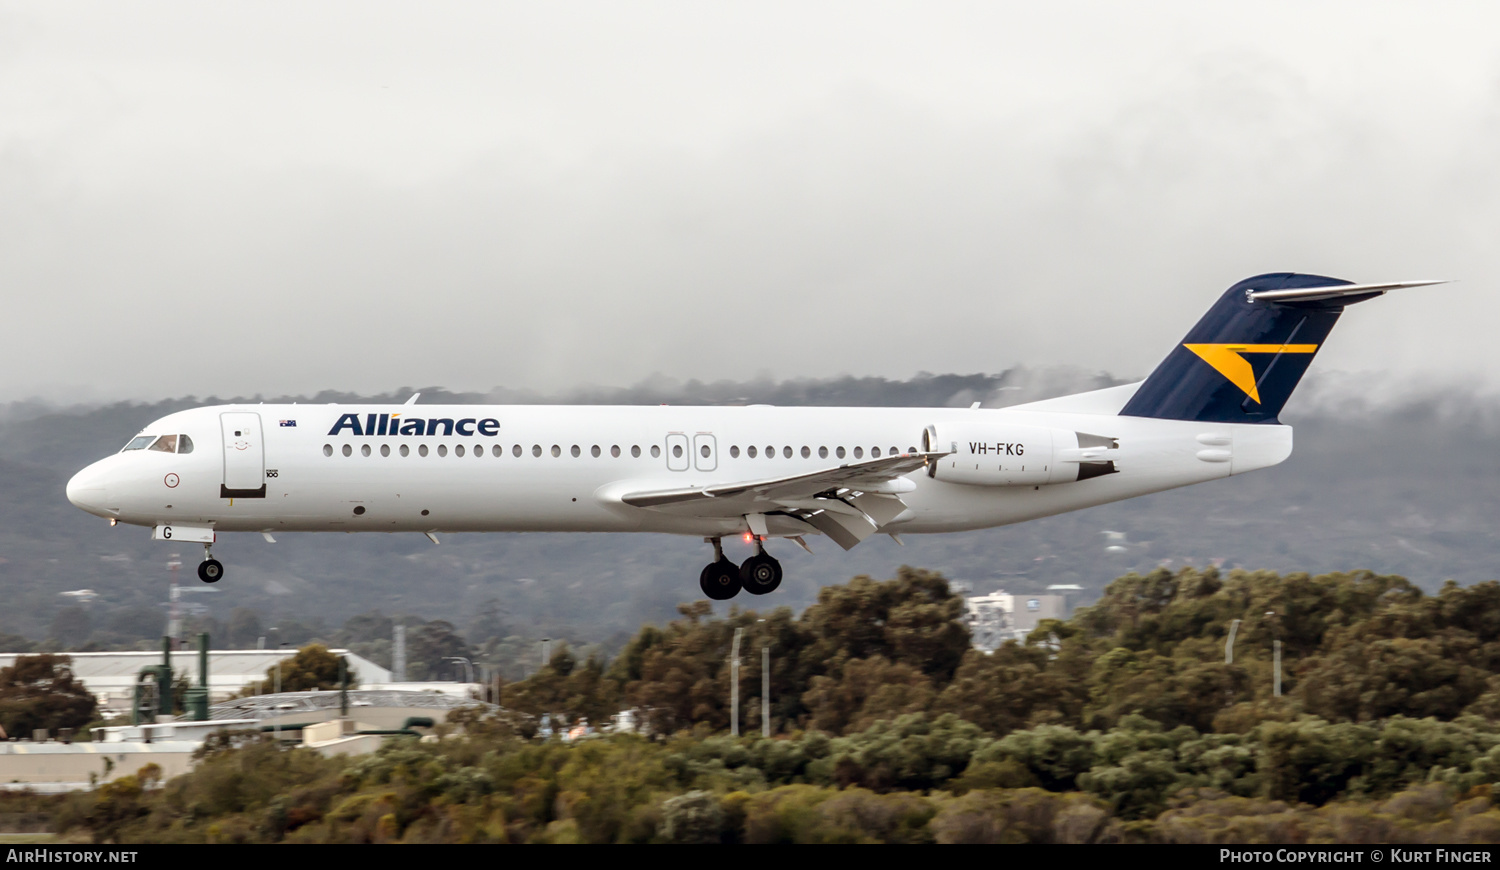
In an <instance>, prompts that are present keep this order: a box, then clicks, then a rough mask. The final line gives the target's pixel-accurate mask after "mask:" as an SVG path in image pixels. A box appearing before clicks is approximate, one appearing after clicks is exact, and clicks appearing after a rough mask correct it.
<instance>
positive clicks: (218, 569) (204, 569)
mask: <svg viewBox="0 0 1500 870" xmlns="http://www.w3.org/2000/svg"><path fill="white" fill-rule="evenodd" d="M223 576H224V563H223V562H220V561H219V560H218V559H204V560H203V561H202V562H200V563H199V564H198V579H199V580H202V581H203V582H204V583H217V582H219V578H221V577H223Z"/></svg>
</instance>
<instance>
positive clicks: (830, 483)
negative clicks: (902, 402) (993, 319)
mask: <svg viewBox="0 0 1500 870" xmlns="http://www.w3.org/2000/svg"><path fill="white" fill-rule="evenodd" d="M1439 283H1443V282H1441V281H1406V282H1397V283H1385V284H1354V283H1351V282H1349V281H1345V280H1342V279H1337V278H1327V277H1322V276H1318V275H1307V274H1298V273H1289V272H1279V273H1271V274H1266V275H1258V276H1256V277H1253V278H1248V279H1246V280H1244V281H1240V282H1239V283H1237V284H1235V285H1233V286H1232V287H1230V288H1229V289H1228V290H1227V291H1225V292H1224V294H1223V295H1222V296H1221V297H1220V298H1219V300H1218V301H1217V302H1216V303H1215V304H1214V305H1213V306H1212V307H1211V308H1210V309H1209V310H1208V312H1207V313H1206V314H1205V315H1204V316H1203V317H1202V319H1201V320H1199V321H1198V323H1197V325H1195V326H1194V327H1193V328H1192V330H1191V331H1189V333H1188V334H1187V336H1186V337H1185V338H1184V339H1183V340H1182V341H1181V342H1180V343H1179V344H1177V345H1176V346H1174V347H1173V348H1172V349H1171V351H1170V352H1169V353H1168V354H1167V356H1166V358H1165V359H1164V360H1163V361H1162V362H1161V363H1160V365H1158V366H1157V367H1156V369H1155V370H1154V371H1152V373H1151V374H1150V375H1149V376H1148V377H1147V378H1146V379H1145V380H1144V381H1141V382H1138V383H1133V384H1126V385H1122V386H1116V387H1109V388H1106V389H1102V390H1094V391H1090V392H1086V393H1079V394H1076V395H1071V396H1064V397H1060V398H1053V399H1046V400H1042V401H1036V402H1030V403H1026V404H1020V405H1014V406H1011V407H1007V408H999V409H983V408H980V407H978V403H975V405H974V406H973V407H970V408H810V407H794V408H783V407H772V406H768V405H749V406H737V407H677V406H659V407H633V406H619V407H607V406H574V407H565V406H563V407H559V406H492V405H446V406H426V405H418V404H416V401H417V398H418V396H412V397H411V399H409V400H408V401H407V402H406V403H405V404H402V405H375V404H367V403H353V404H329V405H305V404H290V405H265V404H233V405H218V406H212V407H204V408H197V409H193V410H187V411H180V412H177V413H174V414H169V415H167V416H165V417H162V418H161V419H159V420H156V421H155V422H153V423H151V424H150V425H149V426H147V427H146V428H144V429H142V430H141V432H140V434H138V435H136V436H135V437H134V438H132V439H131V440H130V441H129V443H127V444H126V445H125V446H124V447H123V448H122V449H121V450H120V451H119V452H118V453H115V454H114V455H112V456H108V457H105V458H104V459H101V460H99V461H98V462H95V463H93V464H91V465H89V466H88V467H86V468H84V469H83V470H81V471H79V472H78V473H77V474H76V475H75V476H74V477H73V478H72V479H71V480H70V481H69V482H68V485H67V497H68V500H69V501H71V502H72V503H73V504H74V505H77V506H78V507H80V508H82V509H83V510H85V511H88V512H89V513H91V514H96V515H98V516H100V517H104V518H106V519H108V520H109V522H110V524H111V525H116V524H118V523H126V524H130V525H139V526H148V527H150V528H151V529H152V537H153V538H154V539H156V540H167V541H174V542H177V543H201V544H203V562H202V563H201V564H200V565H199V567H198V576H199V578H200V579H201V580H203V581H204V582H206V583H214V582H217V581H218V580H219V579H220V578H221V577H222V576H223V574H224V566H223V565H222V564H221V563H220V562H219V561H218V560H217V559H214V558H213V550H212V547H213V544H214V542H215V540H216V539H217V536H218V534H219V533H220V532H260V533H261V534H262V535H264V536H265V538H266V539H267V540H268V541H274V537H273V534H275V533H279V532H414V533H420V534H424V535H426V536H427V537H428V538H429V539H431V540H432V541H433V542H434V543H437V542H438V538H437V535H438V534H439V533H443V532H523V531H527V532H540V531H552V532H656V533H671V534H678V535H691V536H694V537H701V538H702V539H703V540H704V542H705V543H709V544H712V546H713V561H712V562H710V563H709V564H708V565H707V566H705V567H704V568H703V570H702V572H701V573H700V575H699V588H700V589H701V590H702V592H703V594H704V595H705V596H707V597H708V598H710V599H713V600H718V601H723V600H727V599H729V598H733V597H734V596H735V595H736V594H738V593H739V592H740V591H741V590H744V591H745V592H748V593H750V594H754V595H764V594H767V593H770V592H772V591H774V590H775V589H776V588H777V587H778V586H779V585H780V584H781V579H782V574H783V571H782V567H781V563H780V562H779V561H778V560H777V559H776V558H775V557H773V556H772V555H771V554H770V553H769V552H768V550H767V544H768V542H770V541H773V540H783V539H784V540H790V541H791V542H793V543H796V544H798V545H800V546H801V547H802V548H803V549H806V550H808V552H811V547H810V545H809V544H808V542H807V539H808V538H811V537H816V536H822V537H825V538H828V539H830V540H831V541H833V542H834V543H835V544H837V545H838V546H840V547H842V548H844V549H845V550H848V549H851V548H853V547H854V546H856V545H858V544H859V543H860V542H861V541H864V540H867V539H868V538H870V537H871V536H873V535H876V534H886V535H889V536H891V537H892V538H894V539H895V540H897V541H898V542H899V541H900V540H901V538H900V536H901V535H903V534H929V533H941V532H958V531H965V530H971V529H983V528H990V527H994V526H1001V525H1007V524H1011V523H1018V522H1022V521H1025V520H1030V519H1035V518H1038V517H1045V516H1051V515H1054V514H1060V513H1064V512H1067V511H1073V510H1078V509H1080V508H1086V507H1092V506H1094V505H1100V504H1105V503H1107V502H1114V501H1120V500H1122V499H1127V498H1132V497H1135V496H1139V495H1145V494H1147V493H1153V492H1159V491H1162V490H1167V489H1173V488H1176V487H1180V486H1187V485H1189V484H1194V483H1201V482H1205V481H1209V480H1215V479H1218V478H1222V477H1227V476H1229V475H1233V474H1242V473H1244V472H1247V471H1253V470H1255V469H1259V468H1267V467H1269V466H1273V465H1276V464H1278V463H1280V462H1282V461H1284V460H1285V459H1286V458H1287V457H1288V456H1290V455H1291V452H1292V429H1291V427H1289V426H1286V425H1284V424H1282V423H1281V422H1280V420H1279V419H1278V415H1279V414H1280V413H1281V410H1282V408H1283V406H1284V405H1285V404H1286V401H1287V399H1288V398H1289V397H1290V396H1291V394H1292V391H1293V389H1295V387H1296V386H1297V383H1298V381H1299V380H1300V379H1301V377H1302V375H1303V373H1304V372H1306V371H1307V368H1308V366H1309V364H1311V362H1312V359H1313V357H1314V356H1315V355H1316V354H1317V352H1318V350H1319V349H1320V348H1321V347H1322V346H1323V343H1324V341H1325V339H1326V338H1327V337H1328V334H1329V332H1330V331H1331V330H1332V328H1333V326H1334V324H1335V323H1336V322H1337V321H1338V319H1339V316H1340V315H1341V314H1342V313H1343V310H1344V308H1345V307H1346V306H1348V305H1352V304H1355V303H1358V302H1364V301H1366V300H1369V299H1373V298H1375V297H1377V296H1381V295H1384V294H1385V293H1387V292H1389V291H1391V290H1396V289H1402V288H1407V287H1419V286H1426V285H1430V284H1439ZM736 536H744V538H745V540H746V541H747V542H748V543H750V544H751V546H752V548H753V553H752V555H750V556H749V557H747V558H746V559H745V560H744V561H743V563H741V564H738V565H737V564H735V563H734V562H733V561H732V560H730V559H729V558H728V557H727V556H725V554H724V547H723V543H722V542H723V539H724V538H726V537H730V538H732V537H736Z"/></svg>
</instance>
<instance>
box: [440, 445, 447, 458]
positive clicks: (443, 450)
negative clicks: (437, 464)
mask: <svg viewBox="0 0 1500 870" xmlns="http://www.w3.org/2000/svg"><path fill="white" fill-rule="evenodd" d="M438 455H439V456H447V455H448V445H446V444H439V445H438Z"/></svg>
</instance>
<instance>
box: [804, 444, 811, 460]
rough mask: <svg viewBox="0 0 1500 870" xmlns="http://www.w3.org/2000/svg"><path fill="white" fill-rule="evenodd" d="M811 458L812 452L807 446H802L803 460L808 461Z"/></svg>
mask: <svg viewBox="0 0 1500 870" xmlns="http://www.w3.org/2000/svg"><path fill="white" fill-rule="evenodd" d="M809 456H812V451H811V450H809V449H808V448H807V445H806V444H804V445H802V458H803V459H806V458H808V457H809Z"/></svg>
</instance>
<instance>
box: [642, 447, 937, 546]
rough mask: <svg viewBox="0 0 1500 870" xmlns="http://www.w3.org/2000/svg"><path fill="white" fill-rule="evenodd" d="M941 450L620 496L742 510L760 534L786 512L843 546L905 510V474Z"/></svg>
mask: <svg viewBox="0 0 1500 870" xmlns="http://www.w3.org/2000/svg"><path fill="white" fill-rule="evenodd" d="M946 455H948V454H947V453H946V452H918V453H901V454H897V455H895V456H884V457H881V458H879V459H866V460H863V461H861V462H851V463H848V464H845V465H839V466H836V467H833V468H824V469H819V470H818V471H812V472H808V473H806V474H794V475H790V476H787V477H772V478H766V479H764V480H749V481H743V482H735V483H723V484H715V485H712V486H704V487H690V488H687V489H658V490H643V491H639V492H629V493H625V494H623V495H621V496H620V501H622V502H624V503H625V504H628V505H631V506H633V507H639V508H646V509H648V510H657V511H663V512H665V513H674V514H679V515H686V516H705V517H733V516H743V517H745V518H746V520H747V521H748V522H749V523H750V530H751V531H752V532H754V533H756V534H765V531H766V525H765V523H766V520H765V518H766V516H767V515H772V516H780V517H786V518H788V519H791V520H793V521H795V522H796V524H798V525H804V526H805V527H810V528H808V529H807V530H808V531H809V532H811V531H813V530H816V531H818V532H821V533H823V534H825V535H827V536H828V537H829V538H831V539H832V540H833V541H834V543H836V544H838V545H839V546H840V547H843V548H844V549H846V550H848V549H851V548H853V547H854V546H855V545H856V544H858V543H859V542H860V541H863V540H864V539H865V538H868V537H869V536H870V535H873V534H875V532H876V531H877V530H878V529H879V528H880V527H881V526H883V525H885V524H886V523H888V522H890V521H891V520H893V519H895V518H896V517H897V516H899V515H900V514H901V513H902V512H904V511H905V510H906V504H905V503H904V502H903V501H901V494H902V493H906V492H911V491H912V490H914V489H916V484H915V483H914V482H912V481H910V480H906V479H904V478H905V475H907V474H910V473H911V472H913V471H916V470H918V469H920V468H924V467H926V465H927V464H928V462H930V461H932V460H934V459H937V458H939V457H942V456H946ZM757 526H759V528H757Z"/></svg>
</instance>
